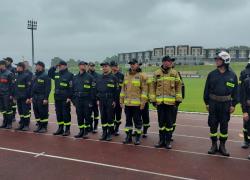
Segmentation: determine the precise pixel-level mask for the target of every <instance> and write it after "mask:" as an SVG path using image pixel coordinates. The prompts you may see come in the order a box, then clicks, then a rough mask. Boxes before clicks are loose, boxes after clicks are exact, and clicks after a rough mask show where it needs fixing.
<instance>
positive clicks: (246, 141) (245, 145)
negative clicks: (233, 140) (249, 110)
mask: <svg viewBox="0 0 250 180" xmlns="http://www.w3.org/2000/svg"><path fill="white" fill-rule="evenodd" d="M249 145H250V142H249V139H248V135H247V132H244V142H243V143H242V145H241V148H243V149H247V148H249Z"/></svg>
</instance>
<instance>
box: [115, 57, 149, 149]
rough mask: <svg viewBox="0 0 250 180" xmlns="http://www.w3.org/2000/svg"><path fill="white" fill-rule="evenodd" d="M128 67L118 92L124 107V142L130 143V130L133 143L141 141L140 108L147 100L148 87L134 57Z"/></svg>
mask: <svg viewBox="0 0 250 180" xmlns="http://www.w3.org/2000/svg"><path fill="white" fill-rule="evenodd" d="M129 64H130V69H129V72H128V73H126V74H125V77H124V82H123V85H122V90H121V93H120V104H121V107H124V111H125V115H126V125H125V129H124V130H125V132H126V135H127V136H126V138H125V140H124V141H123V143H124V144H129V143H132V131H133V129H134V131H135V141H134V144H135V145H139V144H140V143H141V140H140V139H141V134H142V130H141V128H142V119H141V110H143V109H144V107H145V104H146V102H147V100H148V97H147V96H148V88H147V84H146V77H145V74H143V73H141V69H140V65H139V63H138V61H137V60H136V59H132V60H131V61H129Z"/></svg>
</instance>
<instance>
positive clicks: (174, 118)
mask: <svg viewBox="0 0 250 180" xmlns="http://www.w3.org/2000/svg"><path fill="white" fill-rule="evenodd" d="M173 61H175V58H173ZM173 68H174V66H173ZM178 74H179V77H180V80H181V94H182V100H183V99H184V98H185V84H184V81H183V79H182V77H181V73H180V72H179V71H178ZM178 108H179V104H176V105H175V110H174V111H175V112H174V116H173V132H172V139H171V141H173V134H174V131H175V129H176V119H177V114H178Z"/></svg>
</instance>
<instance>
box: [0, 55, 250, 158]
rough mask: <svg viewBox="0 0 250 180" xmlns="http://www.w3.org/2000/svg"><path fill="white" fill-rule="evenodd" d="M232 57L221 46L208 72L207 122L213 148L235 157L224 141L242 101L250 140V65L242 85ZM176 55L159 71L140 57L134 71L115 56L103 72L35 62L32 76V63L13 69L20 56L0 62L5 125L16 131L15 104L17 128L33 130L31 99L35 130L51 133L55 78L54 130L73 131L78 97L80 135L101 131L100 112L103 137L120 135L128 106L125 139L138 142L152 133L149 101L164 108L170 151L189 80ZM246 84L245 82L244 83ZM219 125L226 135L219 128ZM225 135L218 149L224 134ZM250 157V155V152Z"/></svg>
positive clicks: (162, 131)
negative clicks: (144, 65)
mask: <svg viewBox="0 0 250 180" xmlns="http://www.w3.org/2000/svg"><path fill="white" fill-rule="evenodd" d="M230 60H231V58H230V55H229V54H228V53H227V52H223V51H222V52H220V53H218V54H217V56H216V57H215V63H216V67H217V68H216V69H215V70H214V71H212V72H210V73H209V75H208V77H207V80H206V85H205V90H204V102H205V104H206V108H207V110H208V112H209V116H208V125H209V127H210V137H211V141H212V146H211V148H210V150H209V151H208V153H209V154H216V153H217V152H219V153H221V154H222V155H223V156H229V153H228V152H227V150H226V147H225V143H226V140H227V138H228V122H229V120H230V114H231V113H233V112H234V109H235V106H236V104H237V103H238V102H239V100H241V104H242V111H243V120H244V131H243V132H244V143H243V145H242V148H248V147H249V146H250V141H249V139H250V120H249V113H250V63H249V64H248V65H247V66H246V69H245V70H244V71H242V72H241V76H240V80H241V83H240V86H238V80H237V76H236V75H235V73H234V72H233V71H232V69H231V68H230V67H229V64H230ZM174 61H175V59H174V58H171V57H169V56H165V57H163V58H162V66H161V67H160V68H159V69H158V70H157V71H155V72H154V73H153V75H152V76H148V75H146V73H144V72H142V70H141V68H140V66H141V64H139V63H138V61H137V60H136V59H132V60H131V61H130V62H129V64H130V69H129V71H128V72H127V73H126V74H125V75H123V74H122V73H121V72H120V71H119V67H118V64H117V63H116V62H111V63H108V62H103V63H101V67H102V74H98V73H97V72H96V71H95V64H94V63H87V62H85V61H81V62H79V73H78V74H76V75H73V74H72V73H71V72H69V71H68V68H67V63H66V62H65V61H60V62H59V63H58V64H57V65H56V66H54V67H51V68H50V69H49V71H48V73H46V72H45V65H44V63H43V62H41V61H38V62H37V63H36V72H35V74H34V75H33V74H32V72H30V71H29V70H28V69H27V65H26V64H25V63H23V62H20V63H18V64H16V65H17V67H16V68H14V67H12V65H11V64H12V62H13V60H12V59H11V58H5V59H4V60H2V61H0V110H1V113H2V114H3V123H2V125H1V127H0V128H6V129H11V128H12V122H13V121H15V115H16V105H17V108H18V113H19V116H20V121H19V126H18V128H17V129H16V130H21V131H28V130H29V124H30V117H31V104H33V111H34V116H35V119H36V121H37V129H36V130H34V132H36V133H45V132H47V126H48V118H49V101H48V99H49V95H50V91H51V79H53V80H54V83H55V87H54V99H55V110H56V116H57V124H58V129H57V131H56V132H55V133H54V135H63V136H69V135H70V126H71V103H72V104H73V105H74V106H75V109H76V114H77V121H78V127H79V133H78V134H77V135H75V138H84V139H86V138H88V133H90V132H92V133H97V128H98V121H99V112H100V116H101V126H102V136H101V138H100V140H105V141H111V140H112V136H113V135H115V136H118V135H119V126H120V124H121V114H122V109H124V112H125V117H126V124H125V128H124V130H125V133H126V138H125V140H124V141H123V143H124V144H129V143H132V142H133V136H134V144H135V145H139V144H140V141H141V136H142V137H147V130H148V128H149V127H150V122H149V121H150V120H149V103H152V105H153V106H154V107H155V108H156V109H157V114H158V124H159V142H158V144H156V145H155V147H156V148H162V147H165V148H167V149H171V148H172V146H171V141H173V139H172V135H173V132H174V130H175V127H176V116H177V112H178V106H179V104H180V103H181V102H182V100H183V98H184V95H185V93H184V91H185V87H184V83H183V81H182V78H181V76H180V73H179V72H178V71H177V70H175V69H174ZM238 87H240V88H238ZM219 126H220V133H218V127H219ZM218 138H219V140H220V145H219V148H218V146H217V139H218ZM249 158H250V157H249Z"/></svg>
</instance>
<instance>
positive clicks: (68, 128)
mask: <svg viewBox="0 0 250 180" xmlns="http://www.w3.org/2000/svg"><path fill="white" fill-rule="evenodd" d="M69 135H70V126H65V131H64V133H63V136H69Z"/></svg>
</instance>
